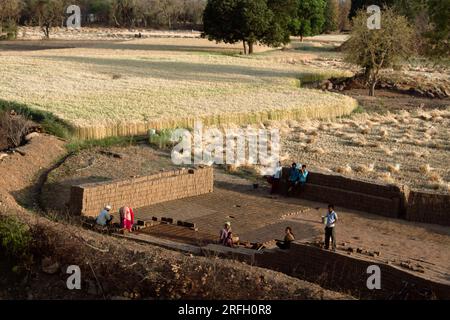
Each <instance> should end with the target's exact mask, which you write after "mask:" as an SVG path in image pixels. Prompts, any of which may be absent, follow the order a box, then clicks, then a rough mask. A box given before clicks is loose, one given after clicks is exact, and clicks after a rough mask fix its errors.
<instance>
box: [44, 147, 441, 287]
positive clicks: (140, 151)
mask: <svg viewBox="0 0 450 320" xmlns="http://www.w3.org/2000/svg"><path fill="white" fill-rule="evenodd" d="M112 150H114V152H117V153H119V154H132V155H133V156H132V157H130V158H124V159H114V160H111V159H108V158H105V159H104V160H105V161H100V160H96V161H98V162H97V165H96V166H95V165H92V166H91V167H89V168H86V169H83V170H81V171H80V170H79V169H80V168H84V167H85V166H86V161H87V159H90V158H95V159H103V155H101V154H100V155H99V152H100V151H101V150H100V149H97V150H91V151H83V152H82V153H81V154H80V155H77V156H73V157H71V158H70V159H69V160H68V161H67V162H66V163H65V164H64V165H63V166H61V167H60V168H59V169H57V170H55V171H54V172H53V173H52V174H51V175H50V176H51V181H52V182H51V184H52V188H49V187H48V186H46V187H45V188H44V190H46V191H45V192H44V194H45V193H47V196H46V197H47V199H49V200H50V202H51V201H52V200H51V199H54V200H56V199H58V201H57V202H55V203H60V204H63V203H65V202H66V201H68V193H60V192H58V191H57V190H64V189H67V187H68V186H69V185H70V183H72V182H73V181H74V180H79V179H88V180H89V179H90V178H89V177H99V176H100V175H101V176H102V177H103V178H105V179H106V178H126V177H129V176H135V175H142V174H148V173H151V172H157V171H158V170H159V169H161V168H164V169H167V168H169V167H170V163H169V161H168V158H167V155H164V153H161V152H159V153H158V152H156V151H155V150H153V149H151V148H150V147H148V146H145V145H142V146H133V147H131V148H130V147H120V148H119V147H117V148H113V149H112ZM149 159H152V160H149ZM143 160H145V161H143ZM147 162H148V163H147ZM144 163H146V165H145V166H144V165H143V164H144ZM149 167H151V170H149V169H148V168H149ZM72 175H73V176H72ZM254 182H255V180H253V179H250V180H249V179H247V178H242V177H238V176H236V175H230V174H228V173H226V172H224V171H223V170H222V169H216V170H215V191H214V192H213V193H212V194H207V195H203V196H199V197H195V198H188V199H181V200H176V201H170V202H166V203H161V204H156V205H153V206H149V207H145V208H138V209H137V210H136V212H137V217H138V218H141V219H145V220H147V219H148V220H150V219H151V218H152V217H153V216H156V217H159V218H161V217H171V218H173V219H175V220H183V221H189V222H194V223H196V225H197V226H198V227H199V230H200V231H202V232H206V233H208V234H211V235H217V234H218V231H219V230H220V228H221V226H222V224H223V223H224V222H225V221H231V223H232V227H233V231H234V233H236V234H237V235H239V236H240V238H241V240H243V241H250V242H265V243H266V245H267V246H269V247H271V246H273V245H274V242H273V240H274V239H276V238H281V237H282V236H283V231H284V228H285V227H286V226H291V227H292V228H293V231H294V234H295V235H296V239H297V240H302V241H307V242H316V241H319V240H320V241H322V240H323V226H322V225H321V223H320V217H321V216H322V215H323V214H324V213H325V212H326V204H324V203H313V202H309V201H304V200H300V199H286V198H284V197H281V196H280V197H278V196H277V197H272V196H270V195H269V194H268V189H267V188H266V187H264V184H263V183H261V187H260V188H258V189H256V190H255V189H253V183H254ZM55 194H58V196H57V197H55ZM55 209H57V208H55ZM99 209H100V208H99ZM337 210H338V214H339V216H340V223H339V227H338V244H339V246H338V248H339V250H341V251H342V252H344V251H345V252H346V251H347V250H349V249H348V248H349V247H350V248H353V249H354V250H355V251H356V249H357V248H362V249H364V250H367V251H368V252H373V251H379V252H380V253H381V255H380V257H378V258H375V259H379V261H383V262H386V263H391V264H394V265H398V266H400V265H401V264H402V263H403V264H405V263H406V264H413V265H420V267H423V268H424V273H423V274H422V276H425V277H428V278H432V279H436V280H438V281H442V282H449V281H450V251H449V250H448V247H449V245H450V229H449V228H448V227H441V226H437V225H426V224H418V223H411V222H407V221H403V220H397V219H388V218H384V217H379V216H376V215H372V214H367V213H363V212H355V211H349V210H346V209H342V208H337ZM363 256H364V258H367V256H365V255H363Z"/></svg>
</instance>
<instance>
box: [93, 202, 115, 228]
mask: <svg viewBox="0 0 450 320" xmlns="http://www.w3.org/2000/svg"><path fill="white" fill-rule="evenodd" d="M110 211H111V206H110V205H107V206H105V208H104V209H103V210H102V212H100V214H99V215H98V217H97V219H96V222H97V224H98V225H100V226H103V227H104V226H108V225H109V224H110V223H111V221H112V220H113V216H112V215H111V214H110Z"/></svg>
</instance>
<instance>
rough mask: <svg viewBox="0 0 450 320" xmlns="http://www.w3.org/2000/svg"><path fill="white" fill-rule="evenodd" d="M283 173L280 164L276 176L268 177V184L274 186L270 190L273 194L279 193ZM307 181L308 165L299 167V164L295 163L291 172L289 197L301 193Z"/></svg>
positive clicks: (279, 163)
mask: <svg viewBox="0 0 450 320" xmlns="http://www.w3.org/2000/svg"><path fill="white" fill-rule="evenodd" d="M282 173H283V166H282V165H281V162H278V165H277V167H276V169H275V173H274V175H273V176H270V177H268V182H269V183H270V184H271V185H272V188H271V190H270V193H271V194H274V193H279V191H280V190H279V189H280V180H281V178H282ZM307 179H308V170H307V169H306V165H297V163H295V162H294V163H293V164H292V166H291V168H290V170H289V179H288V182H289V185H288V189H287V195H288V196H290V195H292V194H293V193H295V192H297V191H300V190H301V188H303V187H304V186H305V184H306V181H307Z"/></svg>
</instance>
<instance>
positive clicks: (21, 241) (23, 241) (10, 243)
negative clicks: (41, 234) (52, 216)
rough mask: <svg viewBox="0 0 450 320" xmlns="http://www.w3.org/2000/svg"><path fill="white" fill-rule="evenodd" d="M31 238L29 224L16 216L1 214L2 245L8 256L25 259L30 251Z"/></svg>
mask: <svg viewBox="0 0 450 320" xmlns="http://www.w3.org/2000/svg"><path fill="white" fill-rule="evenodd" d="M31 239H32V237H31V233H30V230H29V228H28V226H27V225H25V224H24V223H22V222H20V221H19V220H18V219H17V218H14V217H4V216H0V247H1V248H2V251H3V252H4V253H5V254H6V255H7V256H9V257H11V258H15V259H19V260H21V259H23V258H24V257H25V256H26V255H27V254H28V253H29V249H30V245H31Z"/></svg>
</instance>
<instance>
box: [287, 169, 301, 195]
mask: <svg viewBox="0 0 450 320" xmlns="http://www.w3.org/2000/svg"><path fill="white" fill-rule="evenodd" d="M299 183H300V171H299V170H298V168H297V164H296V163H295V162H294V163H293V164H292V166H291V169H290V170H289V187H288V192H287V194H288V196H289V195H291V193H292V192H293V191H294V190H295V189H296V187H297V185H298V184H299Z"/></svg>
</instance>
